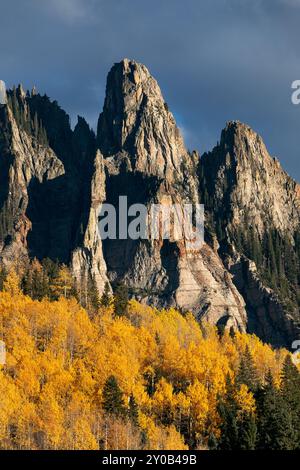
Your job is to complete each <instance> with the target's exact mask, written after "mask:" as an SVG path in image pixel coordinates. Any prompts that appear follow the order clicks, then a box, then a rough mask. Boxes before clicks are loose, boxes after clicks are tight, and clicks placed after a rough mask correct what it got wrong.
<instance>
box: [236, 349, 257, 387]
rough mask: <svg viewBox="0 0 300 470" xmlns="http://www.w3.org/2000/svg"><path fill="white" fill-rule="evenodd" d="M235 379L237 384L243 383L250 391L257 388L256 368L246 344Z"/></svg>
mask: <svg viewBox="0 0 300 470" xmlns="http://www.w3.org/2000/svg"><path fill="white" fill-rule="evenodd" d="M236 380H237V384H238V385H240V384H245V385H247V387H248V388H249V390H251V391H255V389H256V388H257V382H258V377H257V370H256V367H255V365H254V361H253V358H252V355H251V352H250V349H249V346H248V345H247V346H246V349H245V352H244V354H243V355H242V358H241V361H240V367H239V371H238V374H237V379H236Z"/></svg>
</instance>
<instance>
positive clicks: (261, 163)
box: [199, 121, 300, 347]
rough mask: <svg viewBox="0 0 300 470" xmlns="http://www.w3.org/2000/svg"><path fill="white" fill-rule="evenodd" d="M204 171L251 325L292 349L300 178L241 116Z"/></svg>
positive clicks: (212, 212) (210, 214) (299, 320)
mask: <svg viewBox="0 0 300 470" xmlns="http://www.w3.org/2000/svg"><path fill="white" fill-rule="evenodd" d="M199 173H200V180H201V183H200V186H201V197H202V199H203V200H205V205H206V209H207V218H208V220H210V222H211V225H213V226H214V227H215V229H216V232H217V234H218V238H219V242H220V245H221V249H220V254H221V257H222V259H223V260H224V261H225V265H226V266H227V268H228V269H229V271H230V272H232V273H233V274H234V282H235V285H236V286H237V288H238V289H239V291H240V292H241V294H242V295H243V297H244V299H245V302H246V309H247V314H248V329H249V330H250V331H251V332H255V333H256V334H258V335H259V336H261V337H262V338H263V339H264V340H265V341H270V342H272V343H273V344H277V345H279V344H281V345H283V344H284V345H285V346H288V347H290V345H291V343H292V341H294V340H295V338H298V337H299V336H300V328H299V327H300V317H299V304H298V300H297V299H299V271H298V274H297V270H299V242H298V238H299V234H300V230H299V229H300V186H299V184H297V183H296V182H295V181H294V180H293V179H292V178H290V177H289V175H288V174H287V173H286V172H285V171H284V170H283V169H282V168H281V166H280V164H279V162H278V160H277V159H276V158H272V157H271V156H270V155H269V153H268V151H267V149H266V147H265V145H264V143H263V141H262V138H261V137H260V136H259V135H258V134H257V133H255V132H254V131H253V130H252V129H251V128H250V127H249V126H247V125H245V124H242V123H240V122H238V121H235V122H229V123H228V124H227V126H226V128H225V129H224V130H223V131H222V134H221V140H220V144H219V145H218V146H216V147H215V148H214V149H213V151H212V152H211V153H208V154H205V155H204V156H203V157H202V159H201V165H200V172H199ZM239 255H242V257H241V258H239ZM249 258H251V260H252V261H250V259H249ZM237 259H238V261H237ZM241 260H242V261H241Z"/></svg>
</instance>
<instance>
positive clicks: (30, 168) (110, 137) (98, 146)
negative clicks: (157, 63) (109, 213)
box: [0, 59, 300, 346]
mask: <svg viewBox="0 0 300 470" xmlns="http://www.w3.org/2000/svg"><path fill="white" fill-rule="evenodd" d="M0 183H1V186H0V259H1V260H2V261H3V262H4V263H5V264H10V263H11V262H12V261H13V260H15V259H21V258H22V257H23V258H26V257H28V256H29V257H34V256H36V257H38V258H40V259H42V258H44V257H46V256H47V257H50V258H52V259H58V260H59V261H62V262H66V263H70V265H71V266H72V269H73V271H74V274H75V276H76V277H77V278H78V279H80V278H81V276H82V273H87V272H88V273H90V274H91V275H92V276H94V277H95V279H96V282H97V285H98V288H99V291H100V292H102V290H103V288H104V284H105V282H106V281H107V279H109V281H110V282H111V284H112V285H113V284H114V283H116V282H120V281H121V282H124V283H126V284H127V286H128V287H129V290H130V292H131V295H132V296H134V297H136V298H137V299H139V300H140V301H141V302H145V303H151V304H153V305H156V306H176V307H177V308H179V309H182V310H183V311H187V310H191V311H193V312H194V314H195V316H196V317H197V318H198V319H199V320H208V321H209V322H211V323H214V324H218V325H224V326H226V327H230V326H233V327H234V328H235V329H239V330H241V331H244V330H246V328H248V330H249V331H251V332H255V333H257V334H258V335H259V336H260V337H262V338H263V339H264V340H265V341H268V342H272V343H273V344H276V345H288V346H289V345H290V344H291V342H292V341H293V340H294V339H296V338H297V335H298V333H299V330H298V321H299V311H298V310H297V308H298V307H297V285H296V284H297V282H298V281H297V279H299V266H298V271H297V270H296V274H295V272H294V271H295V269H294V271H293V272H291V273H286V270H287V267H286V266H285V263H284V262H283V261H282V262H281V264H280V263H279V264H278V262H277V264H278V266H277V265H276V266H275V265H274V260H273V261H272V246H271V245H272V243H273V242H274V244H275V248H274V250H273V251H274V252H276V253H277V252H278V249H279V247H281V249H282V251H283V252H284V253H289V256H290V257H291V260H292V261H293V262H292V265H293V266H294V264H293V263H294V258H295V257H296V256H297V253H296V252H297V246H298V245H297V243H298V241H297V240H298V238H297V234H299V215H300V214H299V212H300V210H299V208H300V190H299V185H297V184H296V183H295V182H294V181H293V180H292V179H291V178H290V177H289V176H288V175H287V174H286V173H285V172H284V171H283V170H282V169H281V167H280V165H279V163H278V161H277V160H275V159H273V158H271V157H270V156H269V154H268V152H267V150H266V148H265V146H264V144H263V142H262V139H261V138H260V137H259V136H258V135H257V134H256V133H255V132H254V131H252V130H251V129H250V128H249V127H248V126H246V125H244V124H241V123H239V122H230V123H228V124H227V126H226V128H225V129H224V130H223V131H222V135H221V141H220V144H219V145H218V146H217V147H215V148H214V149H213V151H212V152H210V153H208V154H205V155H203V156H202V158H200V157H199V155H198V154H197V153H196V152H193V153H189V152H187V150H186V148H185V146H184V142H183V139H182V136H181V134H180V131H179V129H178V128H177V126H176V123H175V120H174V117H173V115H172V114H171V112H170V111H169V109H168V106H167V104H166V103H165V101H164V99H163V97H162V94H161V91H160V89H159V86H158V84H157V82H156V80H155V79H154V78H153V77H152V76H151V75H150V73H149V71H148V70H147V68H146V67H145V66H144V65H141V64H138V63H137V62H135V61H131V60H128V59H124V60H123V61H122V62H120V63H118V64H115V65H114V66H113V67H112V69H111V71H110V72H109V74H108V78H107V87H106V98H105V103H104V107H103V112H102V113H101V115H100V117H99V122H98V130H97V139H96V138H95V136H94V135H93V132H92V131H91V130H90V129H89V127H88V125H87V123H86V122H85V121H84V119H82V118H79V120H78V124H77V126H76V128H75V129H74V131H72V130H71V129H70V125H69V118H68V116H67V115H66V113H64V111H62V110H61V109H60V108H59V106H58V105H57V103H55V102H54V103H52V102H50V100H49V99H48V98H47V97H41V96H40V95H38V94H37V93H36V92H34V93H32V94H31V95H26V94H25V93H24V91H23V90H22V88H21V87H19V88H18V89H17V90H15V91H12V92H10V93H9V100H8V104H7V105H4V106H0ZM119 196H127V198H128V205H131V204H135V203H142V204H145V205H146V206H147V208H148V209H149V208H150V205H151V204H153V203H155V204H162V205H165V206H170V205H171V204H177V205H178V206H179V207H181V208H182V207H183V205H184V204H185V203H193V204H196V203H204V205H205V210H206V234H205V239H206V242H205V243H204V244H203V246H202V247H201V248H198V249H195V250H191V249H189V247H188V246H187V245H186V243H185V241H184V240H179V241H176V240H174V239H172V238H171V239H169V240H164V239H163V236H162V235H161V237H160V238H159V239H157V240H153V239H150V240H130V239H126V240H120V239H117V240H105V241H103V243H102V242H101V240H100V239H99V237H98V232H97V221H98V212H99V209H100V207H101V205H102V204H103V203H104V202H107V203H110V204H113V205H114V206H115V207H116V209H118V202H119ZM129 221H130V219H129ZM249 227H252V228H253V229H251V230H250V232H249ZM270 234H272V236H271V235H270ZM272 237H273V238H272ZM273 239H274V240H275V241H274V240H273ZM272 240H273V241H272ZM295 259H296V258H295ZM272 262H273V264H272ZM272 266H275V268H276V270H278V273H276V276H277V277H276V279H275V277H274V276H273V277H272V272H271V271H272V269H271V268H272ZM282 276H285V277H286V279H287V282H286V283H285V284H284V283H283V284H284V285H280V286H279V285H277V284H276V283H277V282H278V279H281V278H282ZM295 276H296V277H295ZM272 283H273V284H272ZM284 286H285V288H286V289H287V291H288V292H289V293H290V296H291V299H292V300H291V302H290V303H289V305H288V306H287V305H286V304H285V301H284V298H283V287H284Z"/></svg>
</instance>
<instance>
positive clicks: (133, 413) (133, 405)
mask: <svg viewBox="0 0 300 470" xmlns="http://www.w3.org/2000/svg"><path fill="white" fill-rule="evenodd" d="M128 417H129V419H130V421H131V422H132V424H133V425H134V426H138V418H139V408H138V405H137V402H136V401H135V398H134V396H133V395H132V394H131V395H130V397H129V404H128Z"/></svg>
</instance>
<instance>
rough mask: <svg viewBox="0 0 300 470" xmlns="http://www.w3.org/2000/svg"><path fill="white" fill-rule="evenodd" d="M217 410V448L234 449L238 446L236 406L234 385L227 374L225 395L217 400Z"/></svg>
mask: <svg viewBox="0 0 300 470" xmlns="http://www.w3.org/2000/svg"><path fill="white" fill-rule="evenodd" d="M218 411H219V415H220V418H221V420H222V425H221V437H220V441H219V448H220V449H221V450H236V449H238V448H239V427H238V422H237V412H238V408H237V404H236V401H235V398H234V385H233V383H232V382H231V378H230V376H229V375H228V376H227V377H226V395H225V397H224V398H223V399H221V400H220V401H219V404H218Z"/></svg>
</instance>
